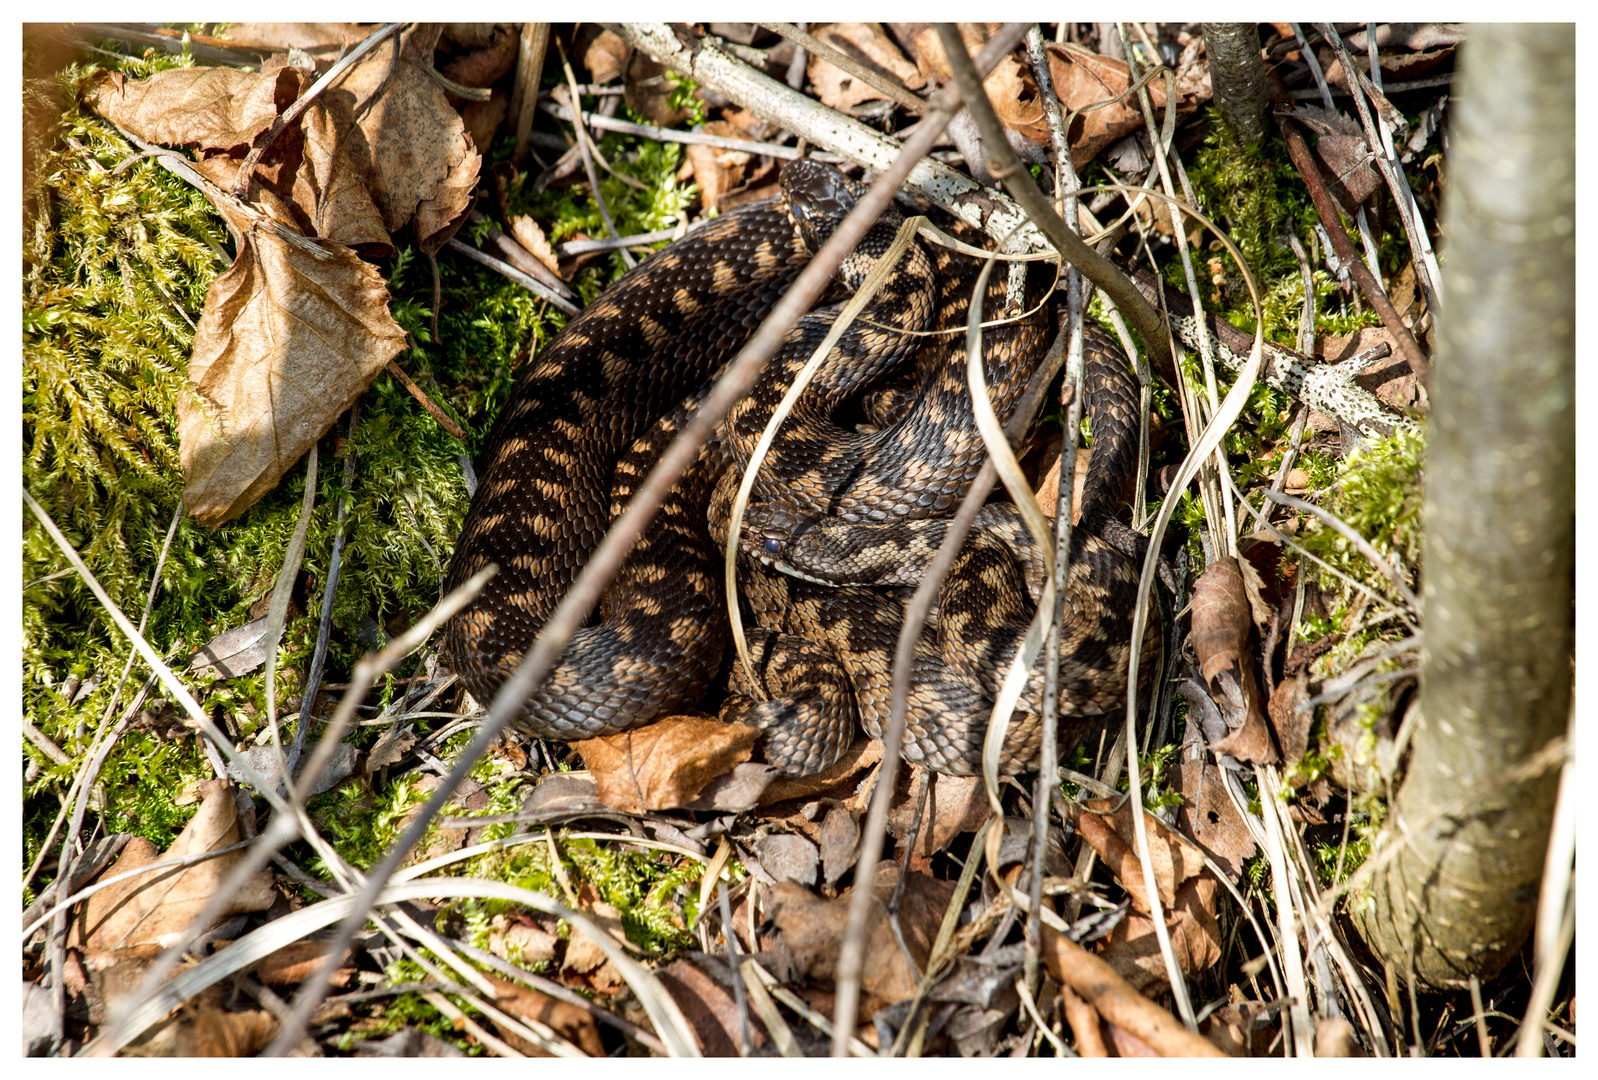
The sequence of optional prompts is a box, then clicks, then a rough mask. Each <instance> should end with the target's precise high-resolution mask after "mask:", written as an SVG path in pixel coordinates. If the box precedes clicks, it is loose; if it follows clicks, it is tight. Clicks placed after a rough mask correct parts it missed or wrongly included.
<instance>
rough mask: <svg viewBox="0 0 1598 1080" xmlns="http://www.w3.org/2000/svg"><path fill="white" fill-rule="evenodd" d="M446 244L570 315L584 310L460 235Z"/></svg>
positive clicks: (447, 246)
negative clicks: (466, 242)
mask: <svg viewBox="0 0 1598 1080" xmlns="http://www.w3.org/2000/svg"><path fill="white" fill-rule="evenodd" d="M444 246H445V247H446V248H448V249H449V250H451V251H458V252H460V253H461V254H462V255H465V256H466V257H467V258H468V259H471V260H472V261H473V262H479V263H482V264H483V265H484V266H486V267H488V268H489V269H490V270H492V271H494V272H495V273H497V274H501V275H503V276H505V277H508V278H510V279H511V280H512V281H514V282H515V283H516V284H518V285H520V286H521V287H522V288H524V289H526V290H527V291H528V292H530V293H532V294H533V295H534V296H536V297H538V298H539V299H540V300H547V301H549V302H550V303H551V304H554V305H555V306H556V307H558V308H560V310H562V311H564V312H565V313H566V314H568V315H577V314H579V313H580V312H581V311H582V310H583V309H582V308H580V307H578V306H577V305H576V304H574V303H572V302H571V301H570V300H568V299H566V298H565V297H564V296H562V295H560V294H559V293H557V292H556V291H555V290H553V289H551V288H550V287H549V286H548V285H545V284H544V283H543V282H542V281H539V280H538V279H537V278H535V277H533V276H532V275H531V274H525V273H523V272H522V271H520V270H518V269H516V268H515V267H514V266H512V265H511V264H510V263H507V262H502V261H500V260H499V259H496V258H494V256H492V255H490V254H488V252H486V251H481V250H479V249H477V248H474V247H472V245H470V244H463V243H462V242H461V240H460V237H458V236H452V237H450V238H449V240H448V242H447V243H445V245H444Z"/></svg>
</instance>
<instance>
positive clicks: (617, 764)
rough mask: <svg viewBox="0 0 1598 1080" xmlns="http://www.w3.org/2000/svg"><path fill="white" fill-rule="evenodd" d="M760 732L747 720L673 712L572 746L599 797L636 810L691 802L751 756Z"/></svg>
mask: <svg viewBox="0 0 1598 1080" xmlns="http://www.w3.org/2000/svg"><path fill="white" fill-rule="evenodd" d="M759 734H760V733H759V731H758V730H757V729H756V728H753V727H750V726H749V725H747V724H723V723H722V722H721V721H719V720H713V719H710V718H709V717H702V716H674V717H670V718H668V719H665V720H661V721H658V722H656V723H653V724H649V725H646V726H644V727H641V728H639V729H638V730H636V731H627V732H622V733H621V734H619V735H601V736H599V737H598V738H593V739H584V740H582V741H581V742H575V743H572V748H573V749H574V750H576V751H577V752H578V753H579V754H580V755H582V759H583V761H584V763H585V764H587V766H588V768H589V770H590V771H591V772H592V773H593V774H594V782H595V784H597V785H598V787H599V798H600V801H601V802H603V803H604V804H605V805H606V806H611V807H614V808H616V809H618V810H623V811H626V812H627V813H630V814H637V813H642V812H643V811H645V810H672V809H676V808H677V807H680V806H685V805H687V804H688V803H691V802H693V801H694V799H695V798H697V797H698V795H699V792H700V790H701V789H703V788H704V786H705V785H706V784H708V783H709V782H710V781H711V779H712V778H713V777H716V776H720V775H721V774H722V773H725V772H728V771H730V770H731V769H732V767H733V766H734V765H738V764H740V763H742V762H745V761H748V760H749V758H750V757H751V756H752V755H753V752H754V746H755V740H756V738H757V737H758V736H759Z"/></svg>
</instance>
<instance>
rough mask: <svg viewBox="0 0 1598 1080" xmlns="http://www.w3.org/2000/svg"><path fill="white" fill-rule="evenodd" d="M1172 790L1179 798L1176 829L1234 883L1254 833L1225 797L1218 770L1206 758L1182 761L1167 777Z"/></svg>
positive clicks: (1250, 850) (1252, 847)
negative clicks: (1180, 801) (1202, 850)
mask: <svg viewBox="0 0 1598 1080" xmlns="http://www.w3.org/2000/svg"><path fill="white" fill-rule="evenodd" d="M1170 785H1171V790H1172V791H1173V792H1176V793H1178V794H1180V795H1181V796H1182V805H1181V806H1180V807H1178V808H1177V811H1176V827H1177V828H1178V829H1180V830H1181V831H1182V835H1184V836H1191V837H1192V838H1193V840H1194V842H1195V843H1197V844H1198V846H1199V847H1201V848H1203V849H1204V852H1205V854H1207V855H1208V856H1209V857H1210V858H1211V859H1213V860H1215V864H1216V865H1217V866H1219V867H1221V869H1222V870H1224V871H1225V872H1226V873H1227V874H1228V875H1229V876H1230V877H1231V878H1232V880H1233V881H1236V880H1237V879H1238V878H1239V877H1240V876H1241V875H1242V873H1243V863H1244V861H1245V860H1247V859H1248V858H1249V857H1250V856H1252V855H1253V854H1254V851H1255V844H1254V834H1253V833H1251V832H1249V831H1248V824H1247V823H1246V822H1245V821H1244V820H1243V816H1242V815H1241V814H1239V813H1238V812H1237V807H1236V806H1235V805H1234V804H1233V802H1232V800H1231V798H1230V797H1229V796H1228V795H1227V794H1226V789H1225V786H1224V782H1223V781H1222V779H1221V774H1220V769H1219V768H1218V767H1217V766H1216V764H1215V762H1214V761H1213V760H1211V759H1209V758H1205V759H1203V760H1201V761H1184V762H1183V763H1182V766H1181V768H1180V769H1178V770H1177V771H1176V773H1175V775H1173V776H1171V778H1170Z"/></svg>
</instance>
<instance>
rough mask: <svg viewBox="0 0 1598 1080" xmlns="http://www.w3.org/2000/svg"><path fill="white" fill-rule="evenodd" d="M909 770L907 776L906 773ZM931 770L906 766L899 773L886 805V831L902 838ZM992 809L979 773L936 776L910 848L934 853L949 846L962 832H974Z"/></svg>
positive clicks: (912, 821)
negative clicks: (892, 796) (918, 829)
mask: <svg viewBox="0 0 1598 1080" xmlns="http://www.w3.org/2000/svg"><path fill="white" fill-rule="evenodd" d="M907 774H908V776H907ZM933 775H934V774H932V773H930V772H928V771H927V770H926V769H921V768H916V769H906V770H904V771H903V772H901V773H900V774H899V776H900V783H898V784H896V785H895V787H896V788H897V789H898V790H896V791H895V793H894V795H895V798H894V801H893V802H892V803H891V804H890V805H889V808H888V831H889V832H890V833H892V834H893V836H894V839H896V840H902V839H904V837H905V836H906V834H908V833H909V832H910V826H911V825H912V824H913V823H914V821H915V814H916V807H917V806H918V805H920V802H921V789H922V788H923V787H925V786H926V783H927V779H928V778H929V777H932V776H933ZM990 813H992V809H991V807H990V806H989V805H988V796H987V793H986V792H985V791H984V790H983V787H982V778H981V777H980V776H937V777H936V778H935V779H934V780H933V782H932V795H931V797H930V798H929V800H928V802H927V808H926V810H925V811H924V812H923V814H922V817H921V831H920V832H919V833H918V834H916V842H915V843H914V844H913V845H912V846H911V850H912V851H914V852H916V853H917V854H919V855H934V854H936V853H937V852H940V851H946V850H948V847H949V845H950V844H951V843H952V842H953V841H954V838H955V837H956V836H958V835H960V834H961V833H963V832H975V831H976V830H977V829H979V828H981V827H982V823H983V822H984V821H986V820H988V815H989V814H990Z"/></svg>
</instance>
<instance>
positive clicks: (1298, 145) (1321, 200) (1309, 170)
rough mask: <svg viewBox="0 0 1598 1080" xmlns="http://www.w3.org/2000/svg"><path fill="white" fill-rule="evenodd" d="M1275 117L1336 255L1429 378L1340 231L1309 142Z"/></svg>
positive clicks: (1413, 364) (1412, 364)
mask: <svg viewBox="0 0 1598 1080" xmlns="http://www.w3.org/2000/svg"><path fill="white" fill-rule="evenodd" d="M1278 119H1279V120H1280V123H1281V128H1282V135H1283V137H1284V138H1286V140H1287V153H1288V155H1289V156H1290V157H1291V158H1292V159H1293V164H1294V166H1295V167H1297V169H1298V173H1299V175H1300V176H1302V177H1303V178H1304V186H1305V187H1307V188H1308V189H1309V197H1310V200H1311V201H1312V202H1314V203H1315V212H1316V213H1317V214H1319V215H1320V216H1321V222H1322V224H1324V225H1325V226H1326V235H1327V236H1328V237H1330V238H1331V241H1332V247H1333V248H1335V249H1336V250H1337V257H1338V258H1339V259H1341V260H1342V261H1343V265H1344V266H1346V267H1348V272H1349V273H1350V274H1352V275H1354V280H1355V281H1356V282H1358V284H1359V290H1360V292H1362V293H1364V294H1365V299H1367V300H1369V301H1370V304H1371V307H1373V308H1375V309H1376V314H1377V315H1379V316H1381V320H1382V325H1383V326H1385V327H1386V328H1387V332H1388V333H1390V334H1392V335H1393V340H1394V341H1396V342H1397V343H1398V351H1399V352H1400V353H1402V354H1403V357H1404V359H1405V360H1406V361H1408V363H1409V368H1410V370H1411V371H1413V372H1414V373H1415V375H1416V377H1417V378H1419V379H1420V380H1421V382H1427V381H1428V380H1429V379H1430V378H1431V371H1432V365H1431V362H1430V361H1428V360H1427V359H1426V354H1425V353H1423V352H1421V349H1420V345H1419V343H1417V342H1416V341H1415V338H1414V336H1413V335H1412V334H1410V332H1409V327H1407V326H1405V325H1404V320H1403V319H1401V318H1399V317H1398V309H1397V308H1395V307H1393V302H1392V301H1391V300H1389V299H1388V298H1387V292H1386V290H1385V289H1383V288H1382V283H1381V282H1380V281H1377V280H1376V275H1375V274H1372V273H1371V272H1370V268H1369V267H1367V266H1366V265H1365V264H1364V263H1363V262H1361V261H1360V258H1359V255H1358V254H1357V253H1356V252H1355V251H1354V245H1353V244H1352V243H1350V242H1349V239H1348V234H1347V233H1346V232H1344V231H1343V219H1342V218H1341V217H1340V216H1339V215H1338V212H1337V203H1336V202H1335V201H1334V200H1333V199H1332V194H1331V192H1330V191H1329V190H1327V187H1326V179H1325V177H1323V176H1322V175H1321V169H1320V166H1319V165H1317V164H1316V163H1315V158H1314V156H1313V155H1311V154H1310V150H1309V144H1308V143H1306V142H1305V141H1304V136H1303V135H1302V134H1301V133H1300V132H1299V130H1298V127H1297V125H1295V124H1294V123H1293V122H1292V121H1290V120H1288V119H1287V118H1286V117H1278Z"/></svg>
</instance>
